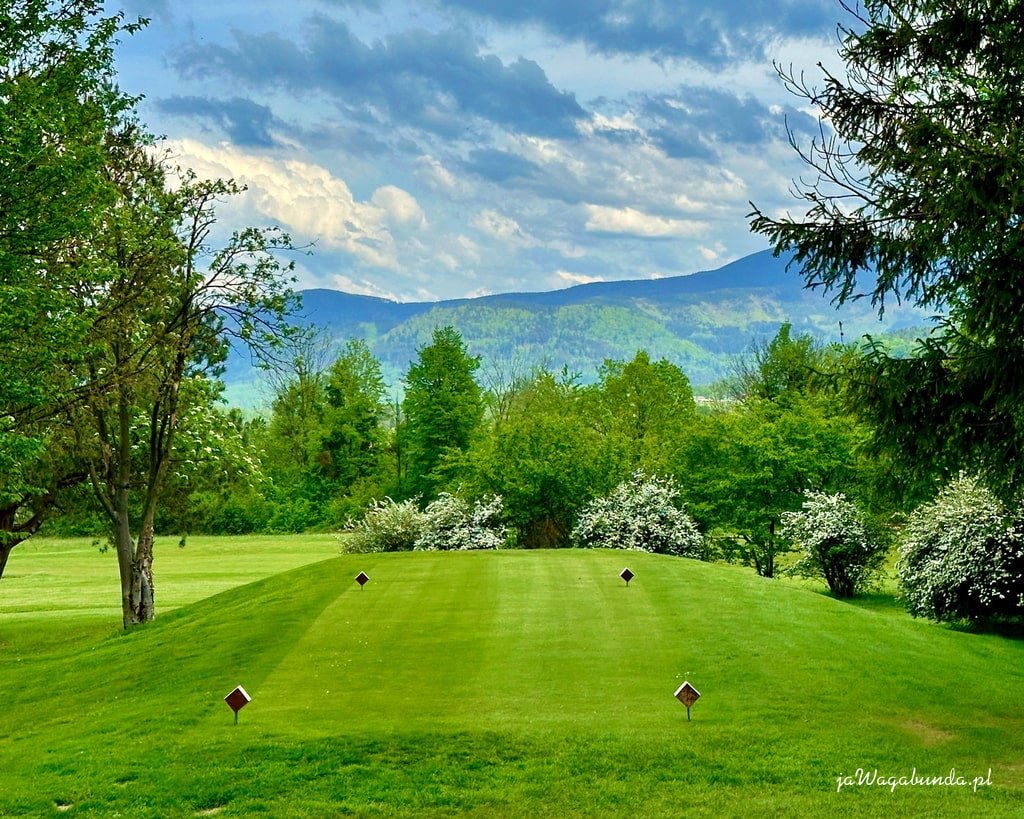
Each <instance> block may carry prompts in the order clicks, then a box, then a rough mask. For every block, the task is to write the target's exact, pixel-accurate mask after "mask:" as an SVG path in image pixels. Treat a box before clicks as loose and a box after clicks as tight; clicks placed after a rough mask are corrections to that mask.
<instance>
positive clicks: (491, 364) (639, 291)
mask: <svg viewBox="0 0 1024 819" xmlns="http://www.w3.org/2000/svg"><path fill="white" fill-rule="evenodd" d="M791 262H792V257H791V256H779V257H776V256H773V255H772V253H771V251H763V252H760V253H755V254H753V255H750V256H746V257H744V258H742V259H738V260H736V261H734V262H731V263H729V264H727V265H725V266H723V267H720V268H717V269H715V270H704V271H700V272H696V273H692V274H690V275H685V276H672V277H666V278H661V279H643V280H630V281H615V282H594V283H590V284H579V285H575V286H573V287H569V288H566V289H564V290H553V291H548V292H539V293H504V294H498V295H488V296H481V297H478V298H467V299H454V300H450V301H439V302H395V301H390V300H388V299H381V298H374V297H372V296H363V295H356V294H352V293H344V292H341V291H337V290H324V289H316V290H305V291H303V292H302V309H301V311H300V318H299V320H300V321H301V322H304V323H306V324H308V325H312V326H315V327H319V328H321V330H322V335H323V338H324V339H325V343H326V345H327V347H328V360H329V358H330V351H331V350H336V348H338V347H340V346H341V345H342V344H344V342H345V341H346V340H347V339H348V338H350V337H358V338H362V339H364V340H365V341H366V342H367V344H368V345H369V347H370V349H371V350H372V351H373V353H374V354H375V355H376V356H377V357H378V359H379V360H380V361H381V365H382V369H383V372H384V376H385V379H386V380H387V381H388V382H389V384H391V385H393V386H394V387H395V388H399V385H400V381H401V378H402V376H403V375H404V374H405V372H406V371H407V370H408V367H409V363H410V361H412V360H413V359H414V358H415V357H416V354H417V350H418V349H419V348H420V347H421V346H423V345H424V344H427V343H429V341H430V336H431V333H432V332H433V330H434V328H435V327H441V326H445V325H452V326H453V327H455V329H456V330H458V331H459V333H460V334H461V335H462V338H463V339H464V341H465V342H466V346H467V347H468V349H469V351H470V352H471V353H473V354H474V355H479V356H481V359H482V363H483V371H484V372H493V371H495V370H504V371H505V372H509V371H510V370H511V369H515V370H517V371H519V372H523V371H528V370H529V369H530V368H531V367H532V366H535V365H538V364H544V365H546V366H548V367H549V368H551V369H554V370H560V369H562V367H567V368H568V369H569V370H570V371H572V372H577V373H579V375H580V377H581V379H582V380H583V381H590V380H593V379H594V378H595V377H596V375H597V368H598V367H599V366H600V365H601V363H602V362H603V361H604V360H605V359H609V358H611V359H623V360H625V359H630V358H632V357H633V355H634V354H635V353H636V352H637V351H638V350H641V349H643V350H646V351H647V352H648V354H649V355H650V356H651V358H652V359H659V358H666V359H668V360H669V361H672V362H673V363H675V364H678V365H679V366H680V367H681V368H682V370H683V371H684V372H685V373H686V374H687V376H688V377H689V379H690V381H691V382H692V383H693V384H694V386H695V387H697V388H700V387H701V386H703V385H707V384H710V383H711V382H714V381H716V380H718V379H720V378H722V377H723V376H726V375H728V374H729V372H730V370H731V368H732V366H733V364H734V362H735V361H736V359H737V357H738V356H741V355H743V354H744V352H747V351H749V350H750V349H751V347H752V345H753V344H755V343H757V342H759V341H762V340H764V339H768V338H771V337H772V336H774V335H775V333H776V332H777V331H778V329H779V326H780V325H781V324H782V323H784V322H789V323H791V324H792V325H793V331H794V333H804V332H806V333H810V334H811V335H812V336H814V337H815V338H816V339H819V340H820V341H823V342H830V341H840V340H845V341H848V342H849V341H856V340H857V339H858V338H860V337H862V336H863V335H865V334H870V335H872V336H876V337H877V336H887V337H890V338H891V339H892V341H893V343H894V345H896V346H899V345H901V344H902V345H906V346H909V344H910V342H911V341H912V340H913V338H914V337H915V336H916V335H918V334H920V333H921V332H923V331H924V328H926V327H927V326H928V325H929V324H930V317H929V315H928V314H927V313H925V312H923V311H922V310H920V309H918V308H915V307H913V306H909V305H899V304H896V305H888V304H887V305H886V309H885V313H884V315H883V316H882V317H879V316H878V314H877V310H876V309H875V308H874V307H872V306H871V304H870V300H869V299H866V298H865V299H859V300H852V301H850V302H848V303H847V304H845V305H843V306H842V307H840V308H836V307H835V306H834V305H833V304H832V302H831V300H830V297H829V295H828V294H826V293H824V292H822V291H821V290H820V289H814V290H811V289H807V288H805V287H804V280H803V277H802V276H801V275H800V272H799V270H798V269H797V267H796V266H795V265H793V264H791ZM264 378H265V374H264V373H262V372H261V371H260V370H257V369H254V368H253V367H252V366H251V364H250V363H249V361H248V357H247V356H245V357H242V356H237V355H233V356H232V357H231V358H230V359H229V363H228V369H227V372H226V374H225V377H224V381H225V384H226V387H227V389H226V397H227V399H228V401H229V402H230V403H232V404H235V405H239V406H245V407H249V408H254V407H257V406H259V405H261V404H262V405H264V406H265V405H266V404H267V403H268V401H269V395H268V394H267V389H266V388H265V387H263V386H262V381H263V379H264Z"/></svg>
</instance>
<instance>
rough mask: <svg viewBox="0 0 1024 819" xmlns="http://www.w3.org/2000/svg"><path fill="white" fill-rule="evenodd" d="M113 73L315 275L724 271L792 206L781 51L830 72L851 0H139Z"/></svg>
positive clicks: (364, 282) (237, 216) (331, 282)
mask: <svg viewBox="0 0 1024 819" xmlns="http://www.w3.org/2000/svg"><path fill="white" fill-rule="evenodd" d="M124 8H125V9H126V11H127V12H128V13H129V14H130V15H145V16H148V17H150V18H151V23H150V25H149V27H148V28H147V29H146V30H145V31H144V32H142V33H141V34H139V35H136V36H135V37H132V38H129V39H127V40H126V41H125V42H124V43H123V44H122V46H121V48H120V50H119V54H118V66H119V72H120V81H121V83H122V85H123V87H124V88H125V89H126V90H127V91H130V92H132V93H142V94H144V95H145V100H144V101H143V103H142V106H141V112H142V117H143V119H144V121H145V122H146V123H147V124H148V126H149V127H150V129H151V130H152V131H154V132H155V133H158V134H161V135H164V136H165V137H166V139H167V146H168V148H170V150H171V152H172V154H173V156H174V157H175V158H176V160H177V161H179V162H180V163H181V164H183V165H187V166H189V167H192V168H194V169H195V170H196V171H197V172H198V173H200V174H202V175H206V176H224V177H233V178H235V179H237V180H238V181H240V182H243V183H245V184H247V185H248V187H249V190H248V192H247V193H246V194H245V195H244V196H243V197H242V198H241V199H240V200H239V201H237V202H235V203H232V204H231V205H230V206H229V207H227V208H224V209H223V210H222V211H221V216H222V221H223V222H224V224H225V225H226V226H228V225H238V224H241V223H245V224H256V225H279V226H281V227H283V228H285V229H286V230H288V231H289V232H290V233H291V234H292V236H293V238H294V240H295V241H296V242H297V243H299V244H306V243H311V244H312V245H313V253H312V255H309V256H300V257H299V258H298V260H297V261H298V273H299V286H301V287H304V288H305V287H331V288H335V289H340V290H347V291H349V292H355V293H365V294H369V295H376V296H384V297H388V298H393V299H397V300H402V301H409V300H415V301H421V300H433V299H440V298H456V297H462V296H472V295H482V294H485V293H498V292H508V291H523V290H528V291H534V290H551V289H556V288H560V287H567V286H570V285H572V284H577V283H582V282H588V281H600V280H609V281H610V280H616V279H642V278H652V277H660V276H672V275H680V274H685V273H691V272H694V271H696V270H703V269H709V268H714V267H719V266H720V265H722V264H724V263H726V262H728V261H731V260H732V259H736V258H739V257H741V256H744V255H746V254H748V253H752V252H755V251H757V250H762V249H764V248H765V247H766V242H765V240H764V239H763V238H762V237H759V236H754V235H751V234H750V233H749V230H748V225H747V219H746V214H747V213H748V212H749V210H750V208H749V205H748V202H749V201H754V202H756V203H757V204H758V205H759V206H760V207H762V208H763V209H765V210H767V211H770V212H782V211H784V210H786V209H789V208H792V207H793V206H794V205H795V202H794V200H793V198H792V196H791V194H790V193H789V189H790V184H791V181H792V179H793V178H794V177H796V176H798V175H799V174H800V172H801V170H802V168H801V165H800V163H799V160H798V158H797V157H796V155H795V153H794V152H793V150H792V148H791V147H790V145H789V142H788V138H787V134H786V123H787V122H788V124H789V127H790V128H791V129H793V130H794V131H795V132H797V133H798V134H800V133H806V134H807V135H808V138H809V136H810V134H812V133H813V132H815V131H816V129H817V120H816V118H815V116H814V112H812V111H807V110H802V109H801V108H800V100H798V99H797V98H795V97H793V96H791V95H790V94H788V93H787V92H786V90H785V89H784V88H783V87H782V84H781V83H780V82H779V80H778V78H777V77H776V75H775V72H774V70H773V68H772V61H773V60H776V61H778V62H780V63H783V64H785V65H789V64H791V63H792V64H795V65H796V66H801V67H806V68H807V69H809V71H810V74H811V76H817V75H818V74H819V72H818V70H817V69H816V68H815V65H816V63H818V62H819V61H823V62H824V63H825V64H826V65H835V64H836V57H835V52H836V43H837V40H836V24H837V23H838V22H840V20H841V9H840V7H839V5H838V2H836V0H717V1H716V2H698V0H675V2H667V0H588V1H587V2H583V0H512V2H509V0H417V1H408V0H401V1H399V2H390V0H292V2H289V3H282V2H269V1H266V0H245V1H244V2H243V1H242V0H205V2H198V1H197V0H125V3H124Z"/></svg>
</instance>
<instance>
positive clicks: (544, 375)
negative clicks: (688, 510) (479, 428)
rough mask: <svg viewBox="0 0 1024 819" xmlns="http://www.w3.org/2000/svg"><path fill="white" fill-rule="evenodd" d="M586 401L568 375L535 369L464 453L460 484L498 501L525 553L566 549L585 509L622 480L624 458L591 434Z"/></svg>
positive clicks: (609, 442) (610, 444)
mask: <svg viewBox="0 0 1024 819" xmlns="http://www.w3.org/2000/svg"><path fill="white" fill-rule="evenodd" d="M585 398H586V396H585V393H584V391H583V389H582V388H581V387H579V385H578V384H577V383H576V382H575V380H574V379H573V378H572V377H571V376H567V375H565V374H563V376H562V377H560V378H558V377H556V376H554V375H552V374H551V373H549V372H544V371H540V372H538V373H536V374H535V375H534V376H533V378H532V379H531V380H530V381H529V382H528V383H526V384H524V385H521V386H520V387H519V389H518V390H517V391H516V392H515V393H514V394H513V395H512V396H511V398H510V401H509V403H508V407H507V408H506V411H505V413H504V415H503V416H502V417H501V418H499V419H498V420H496V421H495V423H494V424H493V425H492V426H491V427H490V428H489V429H488V430H487V431H486V433H484V434H482V435H480V436H479V437H478V438H477V440H476V441H475V442H474V444H473V446H472V447H471V448H470V450H469V451H468V453H467V454H466V457H465V459H464V468H463V470H461V473H460V479H461V480H462V482H463V483H464V485H465V486H466V487H467V490H468V491H470V492H471V494H474V495H478V496H479V495H483V494H487V493H491V494H497V495H500V496H501V497H502V499H503V501H504V505H505V518H506V520H508V522H509V524H510V525H511V526H512V528H513V530H514V531H515V534H516V542H517V544H518V545H519V546H521V547H523V548H527V549H535V548H553V547H559V546H565V545H567V544H568V540H569V534H570V532H571V530H572V526H573V523H574V522H575V520H576V516H577V514H578V513H579V510H580V509H581V508H582V507H583V505H584V504H585V503H586V502H587V501H588V500H589V499H590V498H592V497H593V496H594V494H595V493H603V492H606V491H608V490H609V489H611V487H612V486H614V485H615V484H616V483H617V482H618V481H619V479H620V478H621V477H622V475H623V474H628V469H629V465H628V463H624V462H623V453H622V452H620V451H619V450H618V448H617V447H616V445H615V443H614V442H613V441H612V440H611V439H610V438H607V437H605V436H602V435H601V434H600V433H599V432H598V431H597V430H596V429H595V428H594V426H593V424H592V422H591V418H590V414H589V412H588V411H587V410H588V402H587V401H586V400H585Z"/></svg>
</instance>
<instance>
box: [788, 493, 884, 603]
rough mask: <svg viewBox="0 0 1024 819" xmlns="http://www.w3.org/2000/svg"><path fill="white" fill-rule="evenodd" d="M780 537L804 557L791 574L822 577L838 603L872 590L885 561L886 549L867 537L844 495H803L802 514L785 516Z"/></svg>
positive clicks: (799, 560) (866, 530) (794, 566)
mask: <svg viewBox="0 0 1024 819" xmlns="http://www.w3.org/2000/svg"><path fill="white" fill-rule="evenodd" d="M779 535H780V537H781V538H783V539H784V540H789V541H791V542H792V543H793V545H794V546H795V547H796V549H797V550H798V552H799V554H800V557H799V559H798V560H797V562H796V563H795V564H794V565H793V566H791V567H790V568H789V570H788V571H789V572H790V573H792V574H799V575H803V576H804V577H821V578H824V579H825V582H826V583H827V584H828V587H829V589H830V590H831V591H832V593H833V594H834V595H836V597H853V595H855V594H856V593H857V592H859V591H863V590H864V589H865V588H866V587H867V586H869V585H870V583H871V581H872V579H873V576H874V575H875V574H876V573H877V572H878V570H879V569H880V568H881V566H882V562H883V561H884V559H885V546H884V545H883V544H882V543H880V542H879V541H878V540H877V539H876V538H873V537H871V536H870V535H869V533H868V529H867V527H866V526H865V525H864V520H863V517H862V516H861V513H860V510H858V509H857V506H856V505H855V504H854V503H852V502H851V501H850V500H848V499H847V498H846V496H845V495H843V494H842V493H841V492H840V493H837V494H834V495H828V494H825V493H824V492H812V491H805V492H804V502H803V505H802V507H801V509H800V511H799V512H783V513H782V528H781V529H780V531H779Z"/></svg>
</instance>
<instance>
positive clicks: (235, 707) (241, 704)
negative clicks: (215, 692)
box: [224, 685, 252, 725]
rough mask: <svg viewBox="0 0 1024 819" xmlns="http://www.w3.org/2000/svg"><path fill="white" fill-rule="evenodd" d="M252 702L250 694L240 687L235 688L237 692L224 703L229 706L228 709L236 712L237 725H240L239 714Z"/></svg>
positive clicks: (225, 699) (230, 695)
mask: <svg viewBox="0 0 1024 819" xmlns="http://www.w3.org/2000/svg"><path fill="white" fill-rule="evenodd" d="M251 701H252V697H250V696H249V694H248V692H247V691H246V690H245V689H244V688H242V686H240V685H238V686H235V690H234V691H232V692H231V693H230V694H228V695H227V696H226V697H225V698H224V702H226V703H227V704H228V708H230V709H231V710H232V711H234V712H235V725H238V712H239V711H241V710H242V709H243V708H245V706H247V705H248V704H249V703H250V702H251Z"/></svg>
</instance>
